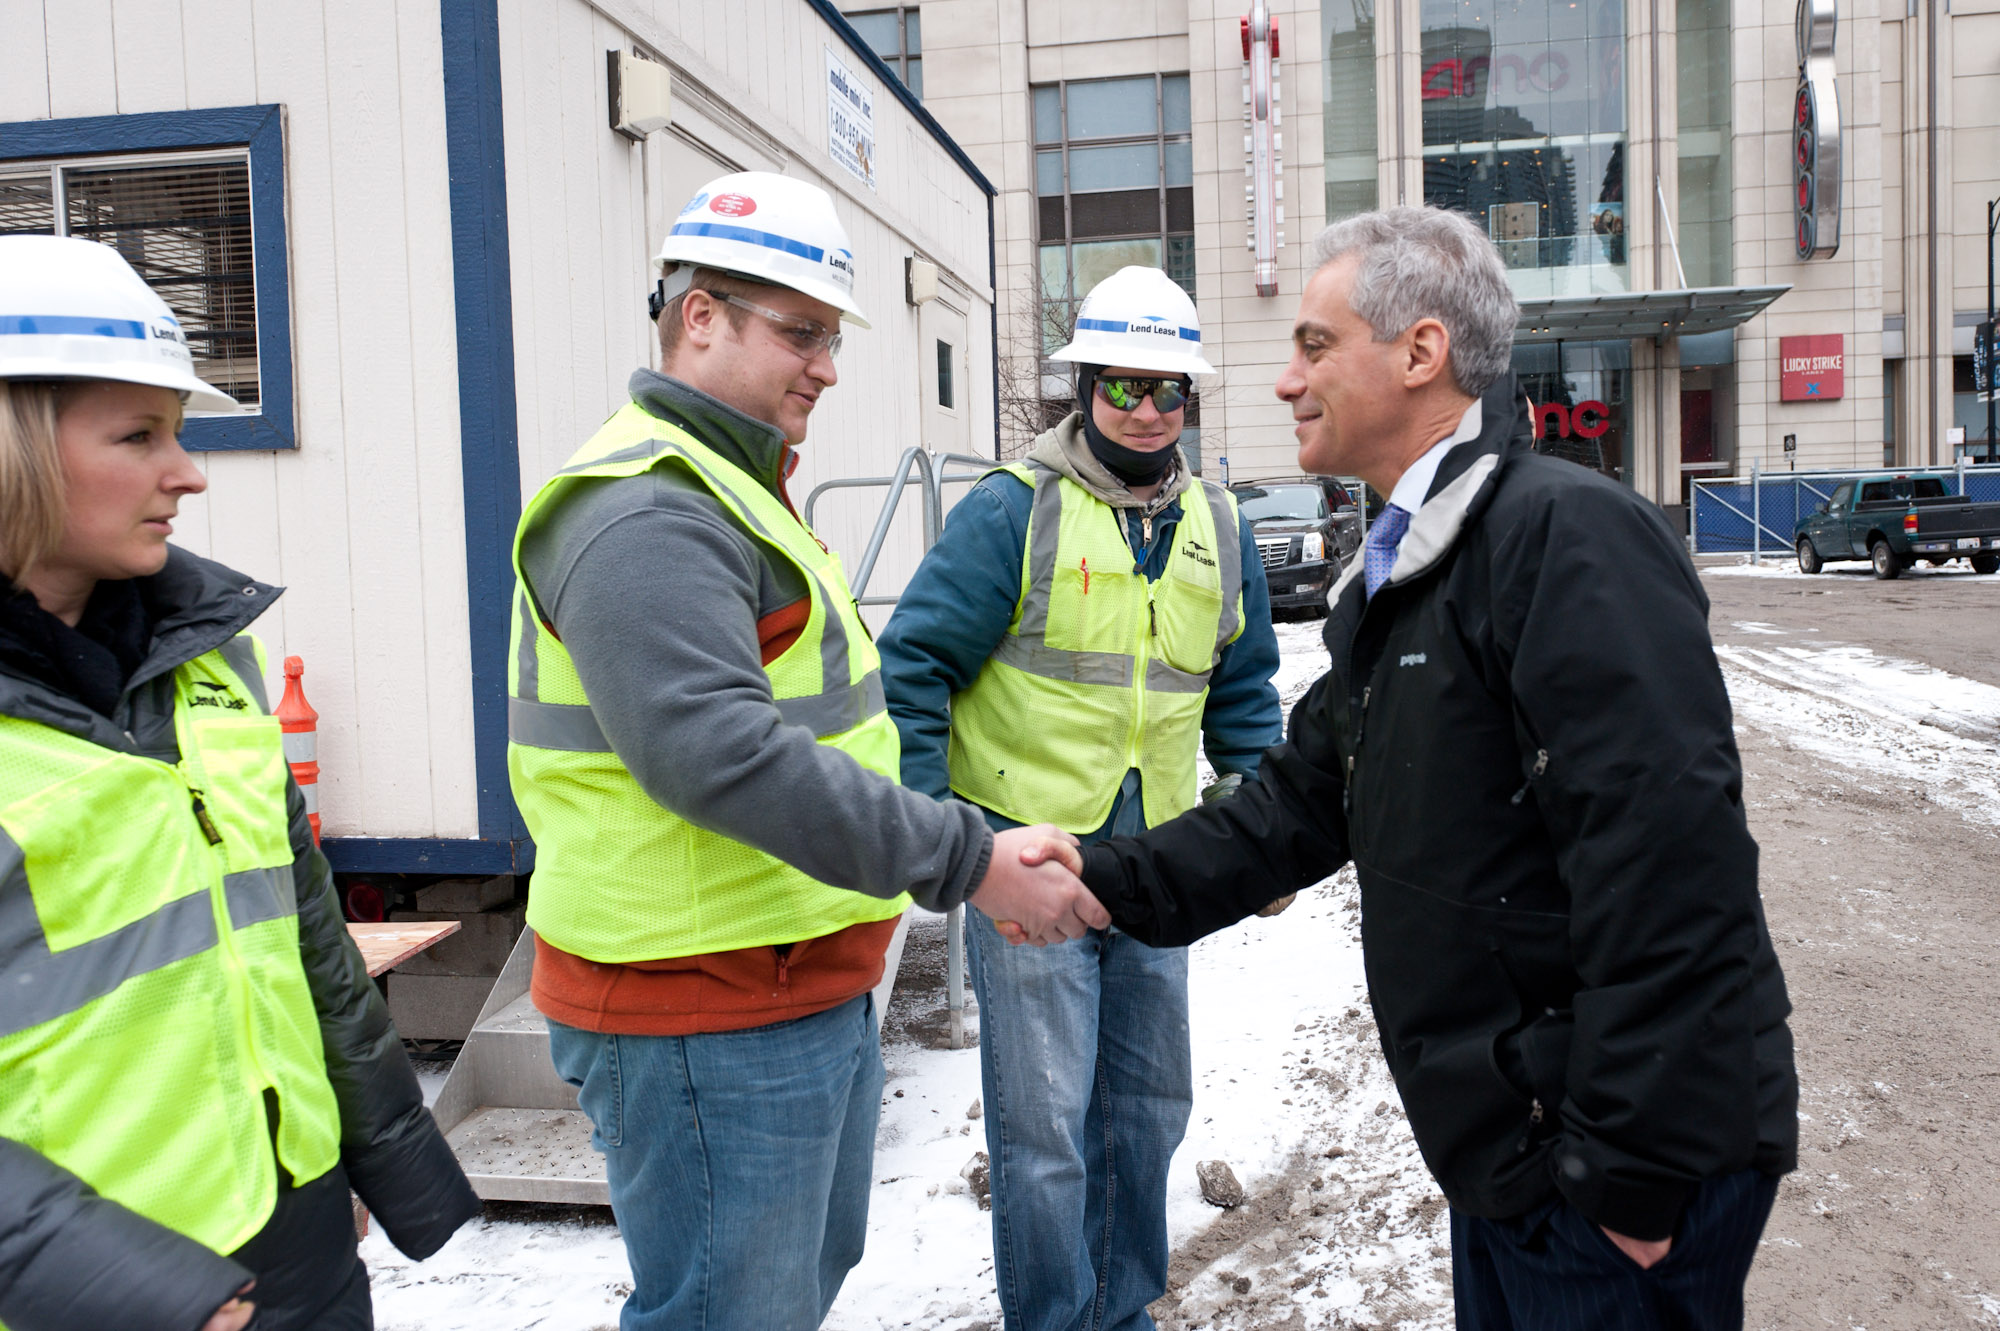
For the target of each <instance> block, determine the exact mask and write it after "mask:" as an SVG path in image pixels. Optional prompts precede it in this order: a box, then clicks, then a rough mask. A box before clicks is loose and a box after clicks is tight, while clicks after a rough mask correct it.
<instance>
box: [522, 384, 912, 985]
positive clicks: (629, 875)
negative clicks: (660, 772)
mask: <svg viewBox="0 0 2000 1331" xmlns="http://www.w3.org/2000/svg"><path fill="white" fill-rule="evenodd" d="M654 467H678V468H680V469H681V470H682V471H683V472H685V473H686V474H687V475H688V476H690V477H692V478H693V479H694V480H695V482H696V483H698V484H699V485H700V486H701V487H702V488H703V489H705V490H707V491H708V492H709V493H710V494H712V495H714V496H715V497H716V498H717V499H718V500H720V501H721V502H722V504H723V506H724V507H726V508H727V509H728V510H729V511H730V512H731V513H733V514H734V515H735V516H736V517H737V519H738V520H739V521H741V522H742V524H743V526H744V527H745V528H746V529H747V530H748V531H750V532H751V533H753V534H754V535H755V536H756V537H757V539H759V540H760V541H762V542H763V543H764V544H765V545H766V546H768V547H769V548H770V549H771V550H772V551H774V552H776V553H777V554H778V555H779V556H780V557H781V558H783V559H785V560H787V561H788V562H790V563H791V564H792V565H793V566H795V567H796V568H797V569H798V570H799V572H800V574H801V576H802V578H803V580H804V582H805V584H806V588H807V590H808V594H809V595H810V598H811V602H812V609H811V614H810V616H809V617H808V619H807V620H806V625H805V628H804V630H803V631H801V632H800V634H799V636H798V639H797V640H796V641H795V642H793V643H792V645H791V646H790V647H788V648H786V649H785V651H784V652H783V653H782V654H781V655H780V656H778V658H777V659H776V660H774V661H772V662H770V663H769V664H768V665H766V666H765V667H764V672H765V674H766V675H767V676H769V677H770V681H771V696H772V697H773V698H774V699H775V700H776V702H777V705H778V712H779V714H780V715H781V716H782V717H783V718H784V719H785V720H786V721H787V722H789V723H791V724H793V725H802V726H805V727H806V728H807V729H809V730H811V731H812V732H813V734H814V736H815V737H817V738H818V740H819V742H820V743H822V744H826V745H829V746H831V747H833V748H836V749H839V750H840V751H841V752H843V753H845V754H847V755H848V756H849V757H851V758H853V759H854V760H855V761H856V762H858V763H860V764H861V766H863V767H865V768H867V769H868V770H870V771H873V772H880V773H881V774H883V775H884V776H887V777H889V778H890V779H891V780H895V779H896V776H897V773H898V770H899V760H900V757H901V748H900V746H899V743H898V741H897V737H896V727H895V723H894V722H892V721H891V720H890V719H889V714H888V710H887V708H886V706H885V704H884V702H883V697H882V675H881V660H880V658H879V657H878V656H877V655H876V653H875V644H874V642H873V640H872V639H870V637H869V636H868V630H867V627H866V626H865V625H864V624H863V623H862V622H861V616H860V613H859V611H857V610H856V608H855V605H854V596H853V593H851V592H850V591H849V590H848V587H847V577H846V575H845V574H844V573H843V572H842V571H841V567H840V560H839V557H838V556H836V555H834V554H832V553H830V552H829V551H827V550H826V549H825V548H824V547H822V546H821V545H820V543H819V542H818V541H817V540H815V539H814V537H813V535H812V533H811V532H810V531H808V530H807V529H806V528H805V526H804V525H803V524H801V523H800V522H799V521H798V519H797V518H795V517H793V516H792V514H791V512H790V510H788V509H787V508H786V507H785V506H784V505H783V504H782V503H780V502H779V500H778V498H777V496H775V495H773V494H772V493H771V492H770V491H768V490H766V489H765V488H764V487H763V486H762V485H760V484H758V483H757V481H756V480H755V478H753V477H751V476H749V475H747V474H746V473H745V472H744V471H743V470H742V469H741V468H739V467H736V466H734V465H733V464H731V463H729V462H727V461H725V460H724V459H723V458H722V457H721V456H720V455H718V454H717V453H716V452H714V451H713V450H712V449H710V448H708V447H707V446H706V445H704V444H702V443H701V442H700V441H699V440H697V439H696V438H695V437H694V436H693V435H691V434H689V433H688V432H687V431H685V430H682V429H680V428H679V427H677V426H674V425H671V424H669V423H668V422H666V421H663V420H660V419H659V418H658V417H655V416H652V415H650V414H648V413H647V412H646V411H645V410H643V409H642V408H640V407H639V406H637V405H636V404H628V405H627V406H625V407H624V408H623V409H622V410H620V411H619V412H617V413H616V414H615V415H613V416H612V417H611V419H610V420H609V421H607V422H605V424H604V427H603V428H602V429H600V430H599V431H598V432H597V434H596V435H595V436H594V437H593V438H592V439H591V440H590V442H589V443H587V444H585V445H584V446H583V447H582V448H581V449H580V450H578V452H577V453H576V455H575V456H574V457H572V458H571V459H570V460H569V462H568V463H567V464H566V465H565V466H564V467H563V469H562V470H561V471H559V472H557V473H556V475H555V476H554V477H552V478H551V479H550V480H549V482H548V483H547V484H546V485H544V486H543V487H542V488H541V490H540V491H539V492H537V493H536V495H535V497H534V498H533V499H531V500H530V501H529V502H528V505H527V508H526V509H525V510H524V511H523V512H522V514H521V525H520V529H519V532H517V533H516V536H515V540H514V575H515V586H514V601H515V614H514V628H513V634H512V651H510V652H509V654H508V662H509V664H508V694H509V698H508V706H507V771H508V775H509V776H510V777H511V778H512V781H513V787H514V799H515V802H516V803H517V804H519V805H520V809H521V816H522V818H523V819H524V820H525V821H526V822H527V825H528V831H529V834H530V835H532V836H533V837H534V839H535V876H534V880H533V882H532V884H531V885H530V887H529V891H528V923H529V925H530V926H532V927H533V928H534V930H535V931H536V932H537V933H538V934H540V935H541V936H542V937H544V938H546V939H548V940H549V942H550V943H552V944H554V945H555V946H556V947H559V948H561V949H562V950H563V951H565V952H568V953H570V954H572V955H574V956H579V957H585V958H588V959H589V960H591V961H602V962H630V961H653V960H659V959H663V958H667V957H685V956H698V955H702V954H705V953H709V952H727V951H734V950H735V949H738V948H745V947H762V946H767V945H770V944H773V943H795V942H798V941H800V940H801V939H806V938H818V937H820V936H822V935H825V934H830V933H833V932H835V931H837V930H840V929H845V928H847V927H848V926H849V925H854V924H861V923H865V922H868V921H873V920H886V919H890V918H892V917H894V916H896V915H900V914H902V912H903V910H904V909H905V908H906V907H907V906H908V905H909V901H910V899H909V897H907V896H897V897H895V898H893V899H891V900H886V901H885V900H883V899H881V898H879V897H871V896H868V895H867V894H865V893H862V892H854V891H849V890H847V889H844V888H839V887H833V886H830V885H828V884H826V883H822V882H819V881H818V880H816V879H814V878H811V877H809V876H807V875H806V874H804V873H802V872H801V871H799V870H797V869H794V868H793V867H792V866H791V865H789V864H786V863H785V862H784V861H783V860H780V859H777V858H775V857H774V856H771V855H767V854H765V853H764V852H763V851H761V850H756V849H754V848H752V847H750V846H746V845H744V844H743V843H742V842H740V841H733V840H731V839H730V838H728V837H725V836H721V835H719V834H717V833H715V832H710V831H707V830H705V829H703V828H700V827H697V826H695V825H694V824H693V823H690V822H688V821H687V820H686V819H684V818H682V817H681V816H680V815H678V814H676V813H674V812H672V811H671V810H669V809H665V808H662V807H661V806H660V805H659V804H658V803H656V802H655V801H654V800H653V798H652V797H651V796H649V795H648V794H646V792H645V790H644V789H642V788H641V787H640V785H639V783H638V782H637V781H636V780H634V779H633V777H632V774H631V773H630V772H629V771H627V770H626V768H625V764H624V763H622V762H620V761H619V759H618V755H617V754H616V753H613V752H612V750H611V745H610V743H609V742H608V741H607V740H606V739H605V738H604V733H603V731H602V730H601V729H600V728H599V726H598V724H597V719H596V717H595V716H593V715H592V713H591V710H590V700H589V698H587V697H586V696H585V695H584V691H583V684H582V682H581V681H580V680H579V679H578V678H577V674H576V666H575V664H574V662H572V661H571V659H570V655H569V652H568V650H567V649H566V648H565V647H564V646H563V645H562V643H561V642H560V641H559V640H558V639H557V638H556V636H555V634H554V633H553V632H551V631H550V630H549V629H548V628H547V626H546V625H545V624H544V623H543V622H542V620H541V618H540V615H539V612H538V611H537V609H536V607H535V605H534V601H533V598H532V596H531V595H530V594H529V591H528V586H527V581H526V579H525V578H524V577H523V576H522V573H521V535H520V533H524V532H526V531H527V530H528V528H529V527H530V526H531V525H532V524H533V523H534V522H536V521H537V520H538V519H539V518H541V517H542V516H543V515H544V514H545V513H547V512H548V510H549V509H550V508H551V506H553V505H555V504H557V503H560V502H561V501H562V499H563V497H564V496H565V495H566V494H567V493H568V492H569V490H570V489H571V487H573V486H574V485H575V484H576V483H577V482H578V481H581V480H584V479H586V478H594V477H618V476H637V475H640V474H641V473H643V472H646V471H649V470H651V469H652V468H654ZM656 572H657V574H658V576H660V577H672V576H673V570H672V569H659V570H656ZM771 816H772V817H774V818H809V817H811V816H812V815H811V810H807V809H773V810H771Z"/></svg>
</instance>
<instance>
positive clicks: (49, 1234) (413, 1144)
mask: <svg viewBox="0 0 2000 1331" xmlns="http://www.w3.org/2000/svg"><path fill="white" fill-rule="evenodd" d="M141 582H142V584H143V585H144V591H145V599H146V601H147V603H148V604H149V605H150V606H152V607H153V608H154V621H153V631H152V641H151V649H150V651H149V652H148V653H147V654H146V656H145V659H144V660H143V661H142V662H141V663H140V665H139V667H138V669H137V670H136V671H135V672H134V673H133V674H132V676H131V678H130V679H129V680H128V681H127V683H126V685H125V692H124V695H123V697H122V698H121V699H120V701H119V703H118V707H117V712H116V715H115V716H114V717H112V718H111V719H106V718H105V717H104V716H101V715H99V714H98V713H96V712H94V711H92V710H90V709H89V708H88V707H85V706H84V705H83V704H81V703H80V702H78V701H77V700H76V699H74V698H72V697H69V696H67V695H66V694H64V693H63V692H61V691H58V690H56V689H52V688H50V687H49V686H47V685H46V684H43V683H41V682H38V681H36V680H33V679H29V678H26V677H24V676H23V675H20V674H17V673H15V672H13V671H11V670H8V669H6V668H5V667H4V666H0V714H5V715H8V716H15V717H21V718H23V719H26V720H30V721H37V722H40V723H42V724H44V725H50V726H54V727H57V728H58V729H61V730H64V731H67V732H69V733H71V734H74V735H80V736H82V737H84V738H86V739H88V740H90V741H91V742H93V743H96V744H99V745H102V746H103V747H105V748H107V749H116V750H119V751H121V752H125V753H136V754H141V755H144V756H146V757H150V758H156V759H160V760H162V761H166V762H176V761H178V760H179V757H180V751H179V746H178V745H177V743H176V741H175V739H174V724H173V702H174V690H173V680H172V671H173V670H174V668H175V667H176V666H179V665H181V664H183V663H184V662H187V661H190V660H193V659H194V658H195V657H197V656H200V655H201V654H202V653H204V652H207V651H211V650H213V649H215V648H218V647H221V646H222V645H223V644H225V643H227V642H228V641H229V640H230V639H232V638H234V637H235V636H236V635H237V634H238V633H240V632H242V631H243V629H244V628H245V627H247V626H248V625H249V624H250V622H251V621H252V620H254V619H256V618H257V617H258V616H259V615H261V614H262V613H263V612H264V611H265V610H267V609H269V608H270V606H271V604H272V602H273V601H275V600H276V599H277V598H278V595H279V590H278V589H277V588H274V587H268V586H265V585H264V584H262V583H257V582H253V581H251V580H250V579H248V578H245V577H244V576H243V575H241V574H239V573H234V572H231V571H230V570H229V569H226V568H224V567H223V566H221V565H220V564H215V563H211V562H210V561H208V560H205V559H200V558H197V557H196V556H194V555H190V554H188V553H187V552H185V551H182V550H177V549H172V548H171V547H170V548H169V551H168V559H167V564H166V567H165V568H164V569H162V570H161V572H159V573H158V574H156V575H154V576H153V577H152V578H147V579H142V580H141ZM253 673H254V672H253ZM253 682H254V681H253ZM287 806H288V810H289V813H290V816H291V839H292V850H293V853H294V855H295V859H294V862H293V868H292V873H293V881H294V883H295V884H296V885H297V891H298V903H299V953H300V959H301V961H302V962H303V963H304V966H305V973H306V979H307V982H308V984H309V986H310V988H311V990H312V996H313V1003H314V1006H315V1007H317V1008H318V1010H319V1022H320V1034H321V1036H322V1038H323V1039H324V1041H325V1046H326V1064H327V1075H328V1078H329V1079H330V1080H331V1082H332V1084H333V1091H334V1098H335V1100H336V1101H337V1102H338V1104H339V1106H340V1122H341V1162H342V1164H344V1165H345V1166H346V1167H347V1173H348V1177H349V1179H350V1181H351V1182H352V1184H353V1187H354V1190H355V1192H357V1193H359V1194H360V1196H361V1200H362V1201H363V1202H365V1203H367V1205H368V1209H369V1210H370V1211H371V1212H372V1213H373V1214H374V1216H375V1218H376V1219H377V1220H379V1221H380V1222H381V1224H382V1227H383V1229H384V1230H385V1231H386V1232H387V1233H388V1235H389V1238H390V1239H391V1240H392V1241H393V1242H394V1243H395V1244H396V1246H397V1247H398V1248H400V1249H402V1250H403V1251H404V1252H405V1253H407V1254H409V1255H410V1256H411V1257H413V1258H418V1259H421V1258H424V1257H428V1256H430V1255H431V1254H432V1253H434V1252H436V1251H437V1250H438V1249H439V1248H440V1247H442V1246H443V1245H444V1242H445V1240H446V1239H448V1238H450V1237H451V1235H452V1233H453V1232H454V1231H455V1230H457V1228H458V1227H459V1226H460V1225H462V1224H464V1223H465V1222H466V1221H467V1220H469V1219H471V1218H472V1217H473V1216H475V1215H477V1214H478V1213H479V1199H478V1198H477V1197H476V1196H475V1195H474V1194H473V1192H472V1188H471V1185H469V1184H468V1183H467V1182H466V1180H465V1175H464V1173H463V1171H461V1170H460V1169H459V1167H458V1161H457V1159H456V1158H455V1157H454V1156H453V1155H452V1152H451V1148H450V1147H449V1146H448V1145H446V1143H445V1140H444V1137H443V1136H442V1134H440V1133H439V1132H438V1130H437V1123H436V1121H435V1120H434V1119H432V1117H431V1114H430V1111H429V1110H428V1109H426V1108H425V1107H424V1102H423V1094H422V1092H421V1090H420V1089H419V1088H418V1086H417V1080H416V1076H415V1074H413V1073H412V1072H411V1071H410V1064H409V1060H408V1058H407V1057H406V1056H405V1055H404V1053H403V1046H402V1042H401V1040H400V1039H398V1038H397V1035H396V1031H395V1028H394V1027H393V1026H391V1025H390V1024H389V1014H388V1009H387V1007H386V1005H385V1004H384V1003H383V1000H382V996H381V993H380V992H379V991H378V990H377V989H376V987H375V983H374V981H373V980H371V979H369V978H368V972H367V968H366V966H365V965H364V964H363V963H362V960H361V954H360V952H359V951H358V950H357V949H356V948H355V946H354V941H353V939H352V938H351V937H349V935H348V932H347V926H346V924H345V923H344V922H343V920H342V919H341V913H340V906H339V904H338V901H337V898H336V897H335V894H334V885H333V875H332V872H331V871H330V870H329V868H328V866H327V862H326V857H325V856H323V855H322V854H320V852H319V849H318V848H317V847H316V846H314V845H313V841H312V832H311V830H310V828H309V826H308V825H307V823H306V813H305V803H304V801H303V799H302V798H301V797H300V795H299V791H298V788H297V786H290V788H289V790H288V794H287ZM0 867H3V866H0ZM18 867H19V866H18V863H17V865H16V868H17V869H18ZM26 890H27V884H26V880H25V879H24V878H22V877H20V876H18V874H17V875H16V876H14V877H12V878H0V894H4V893H14V892H25V891H26ZM0 944H4V940H0ZM7 963H8V957H7V956H6V953H5V951H4V947H3V946H0V980H4V977H5V973H6V967H7ZM189 1166H190V1167H191V1168H199V1167H200V1162H199V1161H190V1162H189ZM252 1242H253V1243H254V1242H255V1240H254V1239H253V1240H252ZM253 1274H254V1272H252V1271H250V1270H247V1269H246V1268H245V1267H243V1266H241V1265H239V1264H238V1263H236V1262H233V1261H231V1260H230V1259H229V1258H227V1257H224V1256H218V1255H217V1254H215V1253H214V1252H211V1251H210V1250H209V1249H207V1248H205V1247H203V1246H202V1245H201V1244H199V1243H196V1242H195V1241H194V1240H192V1239H189V1238H185V1237H183V1236H182V1235H180V1234H178V1233H175V1232H174V1231H172V1230H169V1229H166V1228H164V1227H162V1226H160V1225H157V1224H154V1223H153V1222H152V1221H150V1220H146V1219H144V1218H142V1217H141V1216H139V1215H137V1214H135V1213H133V1212H131V1211H128V1210H126V1209H125V1208H124V1207H122V1206H119V1205H117V1204H116V1203H114V1202H111V1201H107V1200H105V1199H104V1198H102V1197H99V1196H98V1195H97V1194H96V1193H95V1192H93V1191H92V1190H91V1189H90V1187H89V1186H88V1185H87V1184H85V1183H84V1182H83V1180H81V1179H79V1178H78V1177H77V1176H76V1175H74V1174H72V1173H70V1172H69V1171H68V1170H65V1169H63V1168H61V1167H60V1166H58V1165H56V1164H54V1163H52V1162H51V1161H50V1160H48V1159H47V1158H46V1157H45V1156H43V1155H41V1154H40V1153H39V1152H36V1151H34V1150H31V1149H30V1148H28V1147H27V1146H24V1145H22V1144H21V1143H19V1142H15V1141H11V1140H8V1139H6V1138H0V1324H5V1325H6V1326H7V1327H9V1328H11V1331H58V1329H60V1331H103V1329H104V1328H111V1327H116V1328H119V1331H195V1329H196V1328H198V1327H200V1326H201V1325H202V1323H203V1322H205V1321H206V1320H207V1319H208V1318H209V1316H210V1315H211V1314H213V1313H214V1312H215V1310H216V1309H217V1308H219V1307H221V1306H222V1304H223V1303H225V1302H226V1301H227V1300H228V1299H229V1298H230V1297H231V1296H232V1295H233V1294H234V1293H235V1292H236V1290H237V1289H238V1288H239V1287H241V1286H242V1285H243V1284H244V1283H245V1282H246V1281H247V1280H249V1279H250V1277H251V1276H252V1275H253ZM256 1297H257V1295H256V1294H254V1293H253V1294H252V1295H251V1298H252V1299H253V1300H254V1299H255V1298H256Z"/></svg>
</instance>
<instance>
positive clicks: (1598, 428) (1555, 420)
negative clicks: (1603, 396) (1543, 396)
mask: <svg viewBox="0 0 2000 1331" xmlns="http://www.w3.org/2000/svg"><path fill="white" fill-rule="evenodd" d="M1534 419H1535V438H1537V439H1544V438H1547V437H1548V436H1549V435H1550V434H1554V435H1555V436H1556V437H1557V438H1558V439H1567V438H1569V437H1570V435H1571V434H1572V433H1574V434H1577V435H1579V436H1581V437H1582V438H1585V439H1602V438H1603V437H1604V436H1605V435H1606V434H1608V433H1610V430H1611V408H1610V407H1608V406H1606V405H1605V404H1604V403H1602V402H1596V401H1591V402H1579V403H1577V404H1576V405H1575V406H1573V407H1565V406H1564V405H1563V404H1562V403H1560V402H1537V403H1535V410H1534Z"/></svg>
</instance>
